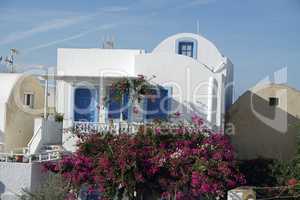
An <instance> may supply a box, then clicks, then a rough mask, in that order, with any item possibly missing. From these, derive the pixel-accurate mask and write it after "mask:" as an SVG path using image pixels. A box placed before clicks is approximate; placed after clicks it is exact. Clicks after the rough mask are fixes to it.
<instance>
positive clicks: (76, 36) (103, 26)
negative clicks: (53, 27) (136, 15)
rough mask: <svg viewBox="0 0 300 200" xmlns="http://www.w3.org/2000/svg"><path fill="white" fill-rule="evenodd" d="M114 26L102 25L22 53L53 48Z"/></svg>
mask: <svg viewBox="0 0 300 200" xmlns="http://www.w3.org/2000/svg"><path fill="white" fill-rule="evenodd" d="M115 26H116V25H115V24H104V25H102V26H100V27H98V28H94V29H90V30H87V31H84V32H81V33H79V34H76V35H72V36H69V37H66V38H63V39H59V40H54V41H51V42H47V43H44V44H40V45H37V46H35V47H31V48H29V49H25V50H24V53H25V54H26V53H29V52H32V51H35V50H38V49H42V48H46V47H49V46H53V45H56V44H59V43H63V42H67V41H70V40H74V39H77V38H80V37H83V36H85V35H87V34H89V33H92V32H96V31H100V30H108V29H111V28H113V27H115Z"/></svg>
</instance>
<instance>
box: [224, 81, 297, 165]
mask: <svg viewBox="0 0 300 200" xmlns="http://www.w3.org/2000/svg"><path fill="white" fill-rule="evenodd" d="M269 97H277V98H279V105H278V106H275V107H274V106H270V105H269ZM299 100H300V92H299V91H296V90H295V89H293V88H290V87H287V86H285V85H275V84H272V85H268V86H256V87H254V88H252V89H250V90H249V91H247V92H246V93H245V94H243V95H242V96H241V97H240V98H239V99H238V100H237V101H236V102H235V104H234V105H233V106H232V107H231V108H230V110H229V112H228V113H227V127H232V126H233V129H232V128H231V129H230V130H233V133H234V135H231V139H232V143H233V145H234V147H235V149H236V151H237V153H238V157H239V158H240V159H253V158H257V157H265V158H277V159H283V160H287V159H290V158H292V157H293V155H294V153H295V148H296V135H297V133H300V131H299V127H300V120H299V116H300V104H299ZM227 133H228V132H227ZM229 133H230V134H232V132H231V131H230V132H229Z"/></svg>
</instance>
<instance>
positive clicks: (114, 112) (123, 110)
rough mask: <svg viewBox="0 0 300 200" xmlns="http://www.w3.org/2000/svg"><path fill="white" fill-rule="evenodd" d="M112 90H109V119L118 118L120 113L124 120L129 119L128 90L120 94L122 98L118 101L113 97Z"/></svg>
mask: <svg viewBox="0 0 300 200" xmlns="http://www.w3.org/2000/svg"><path fill="white" fill-rule="evenodd" d="M114 95H115V94H114V91H113V90H110V91H109V106H108V118H109V119H120V115H121V114H122V118H123V119H124V120H128V119H129V112H128V110H129V109H130V105H129V92H126V93H125V94H123V96H122V100H121V101H119V100H117V99H115V98H114Z"/></svg>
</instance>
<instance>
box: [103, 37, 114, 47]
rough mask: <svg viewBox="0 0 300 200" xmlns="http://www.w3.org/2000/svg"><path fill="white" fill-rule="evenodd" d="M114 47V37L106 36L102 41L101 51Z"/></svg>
mask: <svg viewBox="0 0 300 200" xmlns="http://www.w3.org/2000/svg"><path fill="white" fill-rule="evenodd" d="M114 47H115V42H114V37H113V36H109V35H107V36H106V38H105V39H103V43H102V48H103V49H113V48H114Z"/></svg>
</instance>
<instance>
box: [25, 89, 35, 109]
mask: <svg viewBox="0 0 300 200" xmlns="http://www.w3.org/2000/svg"><path fill="white" fill-rule="evenodd" d="M33 100H34V95H33V93H31V92H26V93H24V105H25V106H28V107H29V108H33Z"/></svg>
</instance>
